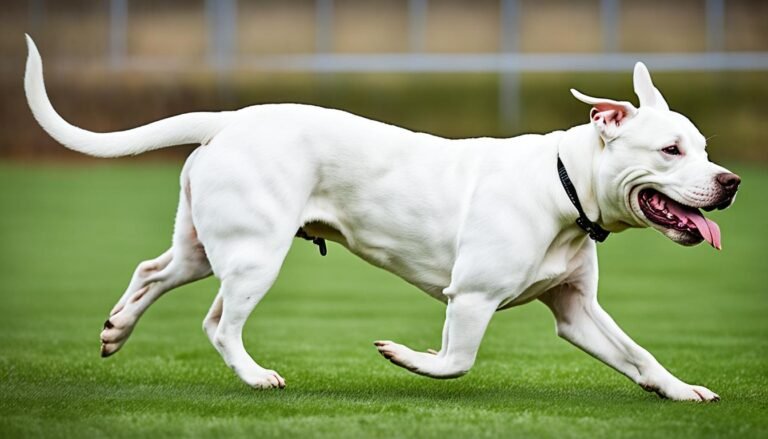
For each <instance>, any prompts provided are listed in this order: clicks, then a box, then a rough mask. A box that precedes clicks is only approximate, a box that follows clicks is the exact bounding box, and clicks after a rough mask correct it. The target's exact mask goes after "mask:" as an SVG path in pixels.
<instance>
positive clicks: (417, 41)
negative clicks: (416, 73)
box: [408, 0, 427, 53]
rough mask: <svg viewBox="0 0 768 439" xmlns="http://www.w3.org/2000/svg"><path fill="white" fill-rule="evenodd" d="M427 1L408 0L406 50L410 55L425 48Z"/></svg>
mask: <svg viewBox="0 0 768 439" xmlns="http://www.w3.org/2000/svg"><path fill="white" fill-rule="evenodd" d="M426 27H427V0H408V48H409V49H410V51H411V52H412V53H418V52H423V51H424V48H425V47H426V44H425V43H426Z"/></svg>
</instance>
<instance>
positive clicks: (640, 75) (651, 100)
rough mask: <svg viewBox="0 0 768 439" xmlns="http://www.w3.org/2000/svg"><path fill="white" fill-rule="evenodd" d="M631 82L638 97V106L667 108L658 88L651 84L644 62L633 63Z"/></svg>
mask: <svg viewBox="0 0 768 439" xmlns="http://www.w3.org/2000/svg"><path fill="white" fill-rule="evenodd" d="M632 82H633V83H634V86H635V94H636V95H637V97H638V98H639V99H640V107H654V108H658V109H659V110H667V111H668V110H669V105H667V101H665V100H664V96H662V95H661V93H660V92H659V89H657V88H656V87H654V86H653V82H652V81H651V74H650V73H648V68H647V67H645V64H643V63H641V62H638V63H637V64H635V74H634V75H633V76H632Z"/></svg>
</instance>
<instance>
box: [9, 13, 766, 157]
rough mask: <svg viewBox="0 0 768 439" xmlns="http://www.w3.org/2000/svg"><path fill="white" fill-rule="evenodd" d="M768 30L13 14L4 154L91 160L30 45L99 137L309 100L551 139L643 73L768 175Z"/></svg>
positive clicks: (628, 93)
mask: <svg viewBox="0 0 768 439" xmlns="http://www.w3.org/2000/svg"><path fill="white" fill-rule="evenodd" d="M766 23H768V2H764V1H750V0H728V1H726V0H680V1H675V2H669V1H664V0H649V1H629V0H624V1H621V0H577V1H568V0H545V1H533V0H475V1H461V0H282V1H276V0H219V1H215V0H163V1H157V0H57V1H52V0H6V1H4V2H3V12H2V15H0V54H1V57H0V89H1V90H2V95H3V99H2V103H1V104H0V124H2V125H0V128H1V129H0V157H12V158H22V159H35V160H36V159H37V158H39V157H45V158H56V159H62V158H66V159H78V160H82V159H83V158H82V157H79V156H77V155H75V154H74V153H71V152H69V151H66V150H65V149H64V148H61V147H58V146H56V145H55V143H54V142H53V141H52V140H50V138H48V137H47V136H46V135H45V134H44V133H43V132H42V130H40V129H39V127H38V126H37V125H36V124H35V123H34V121H33V119H32V117H31V116H30V114H29V111H28V110H27V108H26V105H25V102H24V100H23V90H22V75H23V65H24V58H25V56H26V47H25V44H24V39H23V34H24V33H25V32H28V33H29V34H31V35H32V36H33V38H34V39H35V41H36V42H37V44H38V47H39V48H40V50H41V53H42V56H43V61H44V65H45V68H46V81H47V83H48V87H49V93H50V95H51V98H52V100H53V103H54V105H55V106H56V108H57V109H58V110H59V111H60V113H61V114H62V115H63V116H64V117H65V118H66V119H68V120H70V121H71V122H73V123H75V124H76V125H79V126H83V127H85V128H89V129H92V130H115V129H124V128H128V127H132V126H135V125H139V124H143V123H146V122H148V121H151V120H154V119H157V118H160V117H164V116H168V115H172V114H176V113H181V112H188V111H195V110H219V109H235V108H240V107H243V106H247V105H252V104H258V103H266V102H304V103H312V104H318V105H323V106H328V107H335V108H341V109H344V110H348V111H351V112H354V113H357V114H360V115H363V116H367V117H371V118H374V119H378V120H382V121H385V122H389V123H394V124H398V125H402V126H405V127H407V128H410V129H413V130H417V131H427V132H431V133H435V134H439V135H443V136H449V137H471V136H509V135H514V134H519V133H523V132H546V131H550V130H554V129H561V128H566V127H569V126H572V125H575V124H578V123H583V122H584V121H585V120H586V117H587V111H588V109H587V108H585V107H584V106H583V104H580V103H578V102H576V101H575V100H574V99H573V98H572V97H571V96H570V94H569V93H568V89H569V88H570V87H577V88H579V89H581V90H582V91H584V92H586V93H588V94H592V95H598V96H607V97H611V98H617V99H630V100H634V99H635V97H634V94H633V93H632V88H631V87H632V85H631V75H630V72H631V68H632V66H633V64H634V62H635V61H636V60H643V61H645V62H646V64H647V65H648V66H649V68H650V70H651V73H652V74H653V75H654V79H655V81H656V83H657V85H658V86H659V88H660V89H661V90H662V92H663V93H664V94H665V95H666V96H667V100H668V101H669V102H670V103H671V105H672V107H673V109H676V110H678V111H681V112H683V113H684V114H687V115H689V116H690V117H691V119H692V120H693V121H694V122H695V123H697V124H698V125H699V126H700V127H701V129H702V131H703V132H704V134H705V135H707V136H714V137H712V139H711V140H710V145H711V146H710V148H711V154H712V155H713V156H714V158H716V159H719V160H739V161H747V160H749V161H759V162H763V163H768V148H765V147H764V146H763V139H762V136H761V133H760V131H761V126H762V124H763V123H762V122H763V121H762V119H763V111H762V110H763V104H764V103H765V102H766V100H768V25H766ZM188 151H189V150H188V149H187V150H185V149H174V150H166V151H163V152H157V153H153V154H151V155H150V156H151V157H153V158H162V157H173V156H178V155H183V154H185V153H187V152H188Z"/></svg>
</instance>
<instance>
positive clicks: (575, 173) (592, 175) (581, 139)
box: [552, 124, 604, 226]
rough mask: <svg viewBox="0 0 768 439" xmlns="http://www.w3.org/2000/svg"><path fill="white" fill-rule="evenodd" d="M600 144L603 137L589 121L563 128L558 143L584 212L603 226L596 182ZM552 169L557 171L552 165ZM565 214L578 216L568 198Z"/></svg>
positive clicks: (559, 186) (569, 219)
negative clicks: (563, 130)
mask: <svg viewBox="0 0 768 439" xmlns="http://www.w3.org/2000/svg"><path fill="white" fill-rule="evenodd" d="M603 147H604V146H603V140H602V139H601V138H600V136H599V135H598V134H597V132H596V131H595V129H594V127H592V125H590V124H586V125H579V126H575V127H573V128H571V129H569V130H567V131H565V132H563V135H562V136H561V137H560V140H559V143H558V146H557V149H558V154H559V155H560V159H561V160H562V161H563V165H565V169H566V170H567V171H568V176H569V178H570V179H571V182H572V183H573V186H574V187H575V188H576V193H577V195H578V197H579V201H580V202H581V206H582V208H583V209H584V213H586V215H587V216H588V217H589V219H590V220H591V221H593V222H595V223H597V224H600V225H601V226H603V224H602V222H601V220H602V216H601V212H600V205H599V203H598V198H597V190H596V187H595V185H596V183H597V170H598V166H599V160H600V152H601V150H602V148H603ZM552 172H553V173H557V169H556V168H555V166H554V165H553V166H552ZM558 190H561V191H563V195H565V190H564V189H563V187H562V185H560V184H558ZM564 217H565V218H567V220H568V222H574V221H575V220H576V218H578V213H576V209H575V208H574V207H573V205H572V204H571V203H570V202H569V203H568V204H567V207H566V210H565V211H564Z"/></svg>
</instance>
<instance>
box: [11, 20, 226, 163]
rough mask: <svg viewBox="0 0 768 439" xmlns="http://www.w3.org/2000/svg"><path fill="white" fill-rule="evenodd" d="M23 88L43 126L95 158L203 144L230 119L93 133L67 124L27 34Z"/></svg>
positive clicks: (181, 120)
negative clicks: (56, 107) (53, 101)
mask: <svg viewBox="0 0 768 439" xmlns="http://www.w3.org/2000/svg"><path fill="white" fill-rule="evenodd" d="M27 47H28V49H29V55H28V57H27V71H26V73H25V75H24V91H25V92H26V94H27V103H28V104H29V108H30V109H31V110H32V114H33V115H34V116H35V119H37V122H38V123H39V124H40V126H42V127H43V129H44V130H45V131H46V132H48V134H50V136H51V137H53V138H54V139H56V141H58V142H59V143H61V144H62V145H64V146H66V147H67V148H69V149H72V150H75V151H78V152H81V153H83V154H88V155H92V156H96V157H121V156H126V155H134V154H140V153H142V152H146V151H152V150H155V149H160V148H164V147H167V146H172V145H183V144H189V143H206V142H207V141H208V140H209V139H210V138H211V137H213V136H214V135H216V134H217V133H218V132H219V131H220V130H221V129H222V128H223V127H224V126H225V125H226V124H227V122H228V121H229V120H230V118H231V117H230V116H231V113H230V112H221V113H187V114H181V115H178V116H173V117H169V118H167V119H162V120H159V121H157V122H152V123H150V124H147V125H144V126H140V127H137V128H133V129H130V130H125V131H116V132H112V133H94V132H92V131H87V130H84V129H82V128H78V127H76V126H74V125H71V124H70V123H69V122H67V121H66V120H64V119H63V118H62V117H61V116H59V114H58V113H57V112H56V110H54V109H53V105H51V101H50V100H49V99H48V94H47V93H46V91H45V83H44V82H43V63H42V60H41V59H40V53H39V52H38V51H37V47H35V43H34V41H32V38H30V36H29V35H27Z"/></svg>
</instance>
